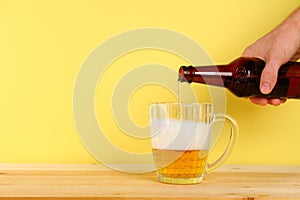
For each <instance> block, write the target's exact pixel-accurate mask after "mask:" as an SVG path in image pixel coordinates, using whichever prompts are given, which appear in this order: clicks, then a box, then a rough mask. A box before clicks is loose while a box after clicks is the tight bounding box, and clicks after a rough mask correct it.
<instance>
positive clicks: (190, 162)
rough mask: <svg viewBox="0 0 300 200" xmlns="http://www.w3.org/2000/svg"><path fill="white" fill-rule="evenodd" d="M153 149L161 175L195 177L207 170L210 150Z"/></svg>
mask: <svg viewBox="0 0 300 200" xmlns="http://www.w3.org/2000/svg"><path fill="white" fill-rule="evenodd" d="M152 150H153V156H154V162H155V163H156V166H157V168H158V174H159V175H160V176H163V177H169V178H170V179H172V178H191V179H193V178H198V177H201V176H202V174H203V173H204V172H205V170H206V166H207V158H208V150H165V149H152Z"/></svg>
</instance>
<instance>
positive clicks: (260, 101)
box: [249, 97, 268, 106]
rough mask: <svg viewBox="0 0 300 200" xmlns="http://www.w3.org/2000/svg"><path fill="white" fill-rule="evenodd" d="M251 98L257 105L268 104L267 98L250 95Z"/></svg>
mask: <svg viewBox="0 0 300 200" xmlns="http://www.w3.org/2000/svg"><path fill="white" fill-rule="evenodd" d="M249 99H250V101H251V102H252V103H255V104H257V105H261V106H265V105H267V104H268V99H266V98H260V97H250V98H249Z"/></svg>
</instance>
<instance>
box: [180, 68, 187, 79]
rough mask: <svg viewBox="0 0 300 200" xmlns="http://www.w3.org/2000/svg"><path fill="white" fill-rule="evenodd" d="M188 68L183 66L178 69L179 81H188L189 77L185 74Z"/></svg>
mask: <svg viewBox="0 0 300 200" xmlns="http://www.w3.org/2000/svg"><path fill="white" fill-rule="evenodd" d="M186 68H187V67H186V66H181V67H180V68H179V71H178V81H180V82H187V79H186V78H185V76H184V75H185V69H186Z"/></svg>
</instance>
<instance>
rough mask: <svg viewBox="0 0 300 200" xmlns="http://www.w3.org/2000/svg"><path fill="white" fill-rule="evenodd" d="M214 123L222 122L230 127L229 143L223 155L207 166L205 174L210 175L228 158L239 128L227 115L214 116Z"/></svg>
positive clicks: (218, 114)
mask: <svg viewBox="0 0 300 200" xmlns="http://www.w3.org/2000/svg"><path fill="white" fill-rule="evenodd" d="M214 121H215V122H217V121H222V122H226V123H227V124H229V126H230V138H229V142H228V144H227V147H226V149H225V151H224V152H223V154H222V155H221V156H220V157H219V158H218V159H217V160H216V161H214V162H213V163H211V164H209V163H208V165H207V170H206V171H207V173H210V172H212V171H214V170H215V169H217V168H219V167H220V166H221V165H222V164H223V163H224V162H225V161H226V160H227V159H228V157H229V156H230V154H231V152H232V150H233V148H234V146H235V144H236V141H237V136H238V131H239V127H238V124H237V122H236V121H235V119H233V118H232V117H230V116H229V115H226V114H223V113H217V114H215V118H214Z"/></svg>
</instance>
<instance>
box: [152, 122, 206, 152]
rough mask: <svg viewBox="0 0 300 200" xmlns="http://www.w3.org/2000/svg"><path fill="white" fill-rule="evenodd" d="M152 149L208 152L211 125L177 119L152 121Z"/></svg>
mask: <svg viewBox="0 0 300 200" xmlns="http://www.w3.org/2000/svg"><path fill="white" fill-rule="evenodd" d="M150 133H151V142H152V148H155V149H165V150H208V149H209V145H210V137H211V136H210V135H211V134H210V133H211V125H210V124H209V123H204V122H195V121H187V120H175V119H169V118H164V119H152V121H151V125H150Z"/></svg>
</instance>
